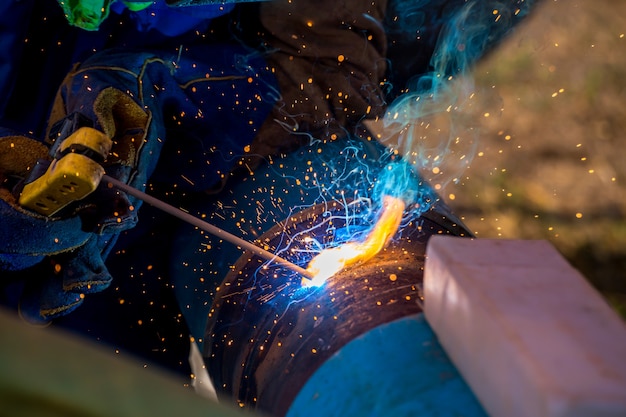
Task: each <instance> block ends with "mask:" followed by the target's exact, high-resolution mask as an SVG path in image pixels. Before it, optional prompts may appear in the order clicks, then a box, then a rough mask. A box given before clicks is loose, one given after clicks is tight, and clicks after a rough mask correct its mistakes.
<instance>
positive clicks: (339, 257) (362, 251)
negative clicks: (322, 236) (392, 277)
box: [302, 195, 405, 286]
mask: <svg viewBox="0 0 626 417" xmlns="http://www.w3.org/2000/svg"><path fill="white" fill-rule="evenodd" d="M404 208H405V204H404V201H402V199H399V198H396V197H391V196H387V195H386V196H384V199H383V208H382V211H381V215H380V218H379V219H378V221H377V222H376V224H375V225H374V227H373V228H372V230H371V231H370V233H369V235H368V236H367V238H366V239H365V240H364V241H363V242H348V243H345V244H343V245H341V246H337V247H335V248H330V249H326V250H323V251H322V252H320V253H319V254H318V255H317V256H316V257H314V258H313V259H311V261H310V262H309V265H308V266H307V269H306V270H307V271H309V272H310V273H311V274H312V275H313V279H312V280H308V279H303V280H302V285H303V286H320V285H322V284H323V283H324V282H326V280H327V279H328V278H330V277H332V276H333V275H335V274H336V273H338V272H339V271H341V270H342V269H344V268H346V267H348V266H350V265H354V264H355V263H357V262H365V261H367V260H369V259H371V258H372V257H374V256H375V255H376V254H377V253H378V252H380V250H381V249H382V248H384V247H385V245H386V244H387V242H388V241H389V239H391V237H392V236H393V235H394V234H395V233H396V231H397V230H398V227H399V226H400V221H401V220H402V212H403V211H404Z"/></svg>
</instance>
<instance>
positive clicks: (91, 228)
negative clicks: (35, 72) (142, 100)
mask: <svg viewBox="0 0 626 417" xmlns="http://www.w3.org/2000/svg"><path fill="white" fill-rule="evenodd" d="M62 91H63V90H62ZM63 99H64V97H63V96H61V95H60V96H59V98H58V101H57V106H55V109H54V111H53V114H52V116H51V120H52V121H53V122H54V123H53V126H52V127H51V128H50V132H49V134H50V136H51V137H52V138H55V139H54V141H53V143H52V146H51V147H50V149H49V150H48V147H46V146H45V145H43V144H41V143H39V142H37V141H35V140H32V139H28V138H24V137H21V136H18V135H12V136H8V137H4V138H2V139H1V141H0V151H1V153H0V157H1V159H0V164H2V173H3V177H4V178H6V179H7V180H6V181H4V184H5V188H3V189H2V202H1V204H2V206H0V210H1V211H2V222H3V227H2V229H1V232H0V235H3V236H0V238H1V239H2V243H1V244H0V245H1V246H0V269H2V270H5V271H11V272H7V274H9V275H11V276H13V277H17V278H18V279H20V280H22V281H24V283H25V290H24V292H23V294H22V298H21V300H20V303H19V308H20V312H21V315H22V316H23V317H24V318H25V319H27V320H28V321H30V322H47V321H49V320H51V319H53V318H55V317H59V316H62V315H65V314H68V313H70V312H72V311H73V310H75V309H76V308H77V307H78V306H79V305H80V304H81V303H82V301H83V298H84V295H85V294H88V293H93V292H97V291H101V290H103V289H105V288H107V287H108V286H109V284H110V283H111V280H112V277H111V275H110V274H109V272H108V270H107V268H106V266H105V264H104V259H106V257H107V256H108V253H109V252H110V250H111V248H112V246H113V245H114V244H115V242H116V240H117V236H118V235H119V233H120V232H121V231H123V230H125V229H128V228H131V227H134V225H135V224H136V223H137V214H136V209H137V208H138V206H139V202H137V201H133V200H132V198H131V197H129V196H127V195H126V194H125V193H121V192H119V191H117V190H116V189H114V188H112V187H109V186H108V184H102V183H99V180H100V178H101V176H102V173H94V170H98V169H99V170H101V171H104V170H106V173H107V174H108V175H110V176H112V177H115V178H117V179H119V180H121V181H123V182H129V180H130V177H131V176H133V177H134V178H136V179H137V180H138V181H140V182H145V179H146V175H147V174H146V173H143V175H142V174H137V165H138V160H139V159H140V151H141V148H142V147H143V146H144V144H145V141H144V139H145V137H144V136H145V132H146V130H147V125H148V120H149V116H148V114H147V113H146V112H145V111H143V110H142V109H141V108H140V107H139V106H138V105H137V104H136V103H135V102H134V101H133V100H132V99H130V98H129V97H128V95H126V94H123V93H121V92H120V91H119V90H117V89H114V88H105V89H104V90H102V91H100V92H99V93H98V95H97V96H96V97H95V98H94V99H93V101H92V102H91V103H89V104H90V106H89V107H90V108H91V109H93V112H94V113H93V114H90V116H82V115H80V114H77V113H75V112H74V113H71V114H67V112H66V109H67V108H68V107H67V106H66V105H67V104H68V103H67V102H65V101H64V100H63ZM59 104H60V105H59ZM74 104H76V103H74ZM94 120H95V122H94ZM94 125H95V126H97V127H98V129H99V130H96V129H94V128H93V127H92V126H94ZM85 132H86V133H85ZM104 132H106V133H104ZM109 137H110V138H113V141H112V143H113V145H112V147H111V148H110V152H109V149H108V146H109V145H107V146H104V147H105V148H107V149H106V150H104V151H102V150H101V151H100V152H98V149H99V144H100V143H101V142H103V141H102V140H101V139H102V138H104V139H106V140H107V141H109V142H111V140H110V139H109ZM94 143H95V144H96V145H94ZM157 154H158V152H157ZM42 159H43V160H48V161H52V163H51V164H50V165H49V167H48V170H47V171H45V173H44V174H43V176H39V177H38V178H30V180H29V179H28V177H32V176H33V175H32V174H31V171H32V170H33V167H36V166H39V165H41V164H39V165H36V163H37V160H39V161H40V162H41V160H42ZM70 159H71V160H72V161H77V162H76V163H74V162H73V163H70V164H68V168H67V169H69V170H70V172H73V171H71V170H76V171H78V174H79V175H78V177H77V178H89V179H90V180H89V181H87V184H89V183H90V182H93V184H91V185H93V188H94V189H95V191H91V189H90V191H89V192H90V194H88V195H87V196H86V197H84V198H80V199H76V200H73V199H72V198H71V197H68V199H67V202H65V203H64V204H63V205H62V207H61V208H57V207H56V206H54V204H56V203H58V200H61V199H60V198H58V197H64V196H62V195H59V194H58V190H57V189H61V188H62V187H63V186H65V185H62V186H59V185H58V183H55V184H54V185H51V186H50V187H48V185H49V184H52V182H50V183H49V182H48V181H47V178H51V177H52V175H53V173H54V172H58V170H60V168H59V167H60V166H62V165H63V163H64V162H65V161H67V160H70ZM103 166H104V169H103V168H102V167H103ZM55 170H56V171H55ZM34 177H37V175H34ZM65 177H66V176H65V175H61V176H60V178H65ZM67 177H70V176H69V175H67ZM42 179H43V180H42ZM24 184H25V185H24ZM33 184H38V185H37V186H36V187H32V185H33ZM70 185H71V184H69V185H68V187H69V186H70ZM71 186H72V187H73V185H71ZM29 187H31V188H29ZM20 190H21V195H22V197H21V198H19V199H18V195H19V194H20ZM33 190H34V191H33ZM48 191H50V193H48ZM61 191H62V190H61ZM55 192H56V193H57V194H55ZM31 194H35V195H36V197H35V198H31V199H30V203H29V204H26V202H27V201H29V198H30V195H31ZM69 195H71V196H73V193H69ZM25 196H28V197H29V198H24V197H25ZM49 201H53V202H54V203H51V204H48V202H49ZM20 203H22V204H20ZM50 206H52V207H53V208H54V210H51V211H50V212H49V213H46V209H49V208H50ZM42 207H44V209H43V210H42Z"/></svg>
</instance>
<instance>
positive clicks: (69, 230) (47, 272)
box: [0, 130, 111, 323]
mask: <svg viewBox="0 0 626 417" xmlns="http://www.w3.org/2000/svg"><path fill="white" fill-rule="evenodd" d="M1 135H4V136H1ZM46 158H48V147H47V146H45V145H44V144H42V143H41V142H38V141H36V140H34V139H31V138H28V137H25V136H22V135H17V134H13V133H12V132H8V131H6V130H4V131H2V132H0V216H1V217H0V219H1V220H0V222H1V227H0V270H1V271H3V273H2V278H3V282H2V283H0V285H3V284H7V282H8V281H14V280H21V281H23V282H24V284H25V288H26V289H25V291H24V294H23V296H22V300H21V301H20V309H21V313H22V316H23V317H25V318H26V319H27V320H28V321H30V322H35V323H39V322H45V321H47V320H48V319H49V318H51V317H56V316H58V315H62V314H66V313H67V312H69V311H72V310H73V309H74V308H76V306H78V305H79V304H80V303H81V302H82V298H83V296H82V294H84V293H87V292H93V291H98V290H102V289H103V288H106V287H107V286H108V285H109V283H110V281H111V277H110V275H109V274H108V273H107V272H106V268H104V265H103V263H102V261H101V259H100V258H99V257H94V256H91V252H92V249H93V246H94V242H95V241H96V238H97V236H95V235H94V234H93V233H90V232H87V231H85V230H83V229H82V222H81V220H80V218H79V217H77V216H66V217H52V218H51V217H48V216H45V215H41V214H39V213H36V212H33V211H31V210H27V209H25V208H23V207H22V206H21V205H20V204H19V203H18V199H17V195H18V194H19V190H20V189H21V187H22V185H23V183H24V181H25V180H26V179H27V178H28V176H29V174H30V172H31V171H32V169H33V168H34V167H35V166H36V163H37V161H38V160H42V159H46ZM56 258H59V259H62V258H65V259H69V260H71V261H70V262H67V263H65V264H64V265H63V264H62V263H59V262H57V261H55V259H56ZM62 265H63V266H62ZM85 270H88V271H89V272H88V273H84V272H85ZM77 272H78V273H77ZM77 276H82V277H87V279H81V280H79V282H76V281H75V277H77Z"/></svg>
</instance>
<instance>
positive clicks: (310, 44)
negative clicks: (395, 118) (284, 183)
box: [253, 0, 387, 155]
mask: <svg viewBox="0 0 626 417" xmlns="http://www.w3.org/2000/svg"><path fill="white" fill-rule="evenodd" d="M385 8H386V0H382V1H362V0H323V1H314V2H313V1H309V0H274V1H271V2H264V3H262V5H261V7H260V21H261V24H262V25H263V27H264V29H265V30H266V32H267V46H268V48H269V52H270V53H269V55H268V57H267V60H268V63H269V65H270V66H271V69H272V71H273V72H274V73H275V75H276V78H277V80H278V85H279V88H280V94H281V100H279V102H278V104H277V105H276V106H275V108H274V110H273V113H272V114H271V116H270V118H269V119H268V120H267V121H266V123H265V124H264V126H263V127H262V129H261V131H260V133H259V135H258V137H257V139H256V141H255V143H254V144H253V152H256V153H260V154H264V155H267V154H272V153H275V152H276V151H284V150H289V149H290V148H293V147H294V146H296V145H298V141H297V140H295V137H298V136H299V137H301V138H306V137H309V134H310V135H313V136H314V137H315V138H318V139H333V138H335V137H339V136H343V135H344V134H345V132H346V130H347V129H349V128H350V127H351V126H353V125H354V124H356V123H357V122H358V121H359V120H361V119H363V118H373V117H375V116H377V115H380V114H382V112H383V106H384V97H383V92H382V89H381V85H380V83H381V82H382V81H383V78H384V76H385V72H386V68H387V65H386V59H385V53H386V37H385V31H384V29H383V26H382V19H383V17H384V11H385ZM289 133H291V134H293V135H291V137H290V135H289ZM299 134H300V135H299Z"/></svg>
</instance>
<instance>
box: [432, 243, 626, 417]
mask: <svg viewBox="0 0 626 417" xmlns="http://www.w3.org/2000/svg"><path fill="white" fill-rule="evenodd" d="M426 254H427V258H426V264H425V271H424V300H425V315H426V319H427V321H428V322H429V324H430V325H431V326H432V328H433V330H434V331H435V333H436V335H437V337H438V339H439V341H440V343H441V345H442V346H443V347H444V349H445V350H446V352H447V353H448V355H449V356H450V358H451V360H452V361H453V363H454V364H455V365H456V367H457V368H458V369H459V371H460V373H461V374H462V375H463V376H464V378H465V379H466V381H467V382H468V384H469V385H470V387H471V388H472V390H473V391H474V393H475V394H476V396H477V397H478V399H479V400H480V401H481V403H482V404H483V406H484V407H485V409H486V410H487V412H488V413H489V415H490V416H492V417H499V416H506V417H516V416H519V417H526V416H528V417H541V416H559V417H561V416H567V417H572V416H581V417H583V416H602V417H604V416H607V417H609V416H611V417H612V416H626V326H625V323H624V321H623V320H622V319H621V318H620V317H619V316H618V315H617V314H616V313H615V312H614V311H613V310H612V309H611V308H610V306H609V305H608V304H607V303H606V302H605V300H604V299H603V298H602V296H601V295H600V294H599V293H598V292H597V291H596V290H595V289H594V288H593V287H592V286H591V285H589V283H588V282H587V281H586V279H585V278H584V277H583V276H582V275H581V274H580V273H579V272H578V271H577V270H576V269H574V268H573V267H572V266H571V265H570V264H569V263H568V262H567V261H566V260H565V259H564V258H563V257H562V256H561V255H560V253H559V252H558V251H557V250H556V249H555V248H554V247H553V246H552V245H551V244H550V243H549V242H547V241H543V240H535V241H523V240H502V239H468V238H458V237H452V236H433V237H432V238H431V239H430V241H429V244H428V247H427V252H426Z"/></svg>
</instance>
